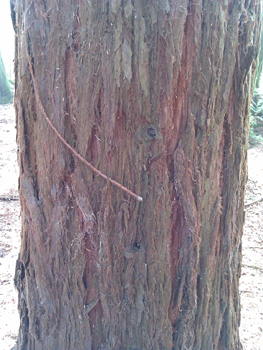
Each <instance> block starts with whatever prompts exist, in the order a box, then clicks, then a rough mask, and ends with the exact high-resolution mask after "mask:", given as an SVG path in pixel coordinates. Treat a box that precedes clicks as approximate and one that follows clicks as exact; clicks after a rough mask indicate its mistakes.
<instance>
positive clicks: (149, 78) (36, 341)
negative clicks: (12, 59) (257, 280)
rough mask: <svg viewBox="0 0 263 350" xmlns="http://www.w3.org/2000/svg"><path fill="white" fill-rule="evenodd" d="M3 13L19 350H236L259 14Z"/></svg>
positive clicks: (132, 8) (190, 10)
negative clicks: (9, 79)
mask: <svg viewBox="0 0 263 350" xmlns="http://www.w3.org/2000/svg"><path fill="white" fill-rule="evenodd" d="M14 10H15V11H16V16H15V17H16V29H17V34H16V35H17V39H16V98H15V106H16V115H17V130H18V135H17V141H18V145H19V166H20V179H19V192H20V202H21V216H22V232H21V250H20V255H19V259H18V261H17V266H16V277H15V283H16V286H17V289H18V291H19V311H20V320H21V322H20V331H19V340H18V343H19V344H18V347H19V349H21V350H42V349H59V350H73V349H74V350H75V349H78V350H99V349H103V350H132V349H148V350H167V349H173V350H174V349H176V350H177V349H178V350H180V349H186V348H187V349H191V350H211V349H216V350H223V349H233V350H239V349H241V348H242V345H241V344H240V340H239V333H238V328H239V324H240V300H239V291H238V283H239V276H240V269H241V237H242V229H243V222H244V189H245V183H246V178H247V170H246V167H247V161H246V149H247V141H248V128H249V106H250V94H251V91H252V87H253V79H254V72H255V67H256V58H257V55H258V40H259V27H260V26H259V13H260V6H259V0H240V1H232V0H226V1H216V0H213V1H211V0H202V1H201V0H196V1H190V0H180V1H166V0H165V1H154V0H140V1H139V0H123V1H120V0H114V1H113V0H111V1H109V0H105V1H76V0H68V1H59V0H45V1H42V0H34V1H31V0H23V1H16V3H15V6H14ZM43 115H44V117H45V118H43ZM47 122H48V124H49V125H47ZM51 129H52V130H51ZM54 132H55V134H56V136H55V137H54ZM65 140H66V141H65ZM65 146H66V147H65ZM74 155H75V156H76V157H77V158H78V159H80V160H81V162H79V161H77V160H76V157H75V156H74ZM80 155H81V156H80ZM91 164H92V165H91ZM87 166H88V167H89V168H91V169H92V170H93V171H92V172H91V171H90V169H87ZM97 169H100V171H98V170H97ZM97 175H100V176H97ZM101 177H103V178H104V179H106V180H108V181H107V182H106V183H105V181H104V180H103V179H101ZM113 178H114V179H115V180H116V182H115V181H114V180H112V179H113ZM110 182H111V183H112V184H114V185H116V186H118V187H120V188H121V189H122V190H123V191H116V187H115V186H112V185H111V184H110ZM120 183H121V184H122V185H120ZM128 188H130V189H131V190H132V194H131V193H130V192H129V190H128V192H127V189H128ZM135 193H140V194H141V196H142V198H143V201H139V202H137V201H134V200H132V198H130V195H133V196H134V197H135V198H137V199H138V196H136V195H135ZM139 199H140V198H139Z"/></svg>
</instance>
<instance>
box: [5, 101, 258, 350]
mask: <svg viewBox="0 0 263 350" xmlns="http://www.w3.org/2000/svg"><path fill="white" fill-rule="evenodd" d="M15 134H16V130H15V114H14V109H13V107H12V106H11V105H8V106H0V349H1V350H11V349H12V348H13V347H14V346H15V343H16V337H17V334H18V327H19V317H18V312H17V293H16V291H15V289H14V284H13V276H14V271H15V263H16V258H17V255H18V253H19V243H20V242H19V241H20V211H19V210H20V209H19V201H17V200H16V199H17V196H18V193H17V178H18V169H17V164H16V158H17V156H16V143H15ZM248 157H249V180H248V183H247V194H246V205H247V208H246V223H245V230H244V236H243V269H242V276H241V280H240V294H241V304H242V316H241V328H240V335H241V340H242V342H243V347H244V350H262V349H263V250H262V247H263V224H262V219H263V201H261V202H256V203H254V204H253V202H255V201H257V200H258V199H261V198H263V145H262V144H261V145H260V144H259V145H257V146H255V147H254V148H253V149H250V150H249V151H248ZM251 203H252V204H251Z"/></svg>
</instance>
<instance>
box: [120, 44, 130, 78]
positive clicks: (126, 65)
mask: <svg viewBox="0 0 263 350" xmlns="http://www.w3.org/2000/svg"><path fill="white" fill-rule="evenodd" d="M131 59H132V50H131V45H130V43H129V42H128V41H127V40H126V39H124V41H123V45H122V69H123V73H124V76H125V78H127V79H128V81H129V83H130V81H131V78H132V67H131Z"/></svg>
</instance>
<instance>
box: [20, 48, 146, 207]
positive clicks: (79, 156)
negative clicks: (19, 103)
mask: <svg viewBox="0 0 263 350" xmlns="http://www.w3.org/2000/svg"><path fill="white" fill-rule="evenodd" d="M26 52H27V59H28V64H29V71H30V74H31V77H32V81H33V86H34V90H35V95H36V100H37V103H38V105H39V108H40V110H41V112H42V114H43V115H44V117H45V119H46V121H47V123H48V124H49V126H50V127H51V129H52V130H53V131H54V133H55V134H56V135H57V137H58V138H59V139H60V141H61V142H62V143H64V145H65V146H66V147H67V148H68V149H70V150H71V152H72V153H73V154H74V155H75V156H76V157H77V158H78V159H79V160H80V161H81V162H83V163H84V164H85V165H87V166H88V167H89V168H90V169H92V170H93V171H94V172H95V173H96V174H98V175H99V176H101V177H103V178H104V179H105V180H107V181H109V182H111V183H112V184H113V185H115V186H117V187H119V188H120V189H122V190H123V191H125V192H126V193H128V194H129V195H130V196H132V197H134V198H136V199H137V200H138V201H140V202H142V200H143V199H142V197H140V196H138V195H137V194H135V193H133V192H132V191H130V190H129V189H128V188H127V187H125V186H122V185H121V184H120V183H118V182H117V181H115V180H113V179H111V178H110V177H108V176H106V175H105V174H103V173H102V172H101V171H99V170H98V169H96V168H95V167H94V166H93V165H92V164H90V163H89V162H87V161H86V159H84V158H83V157H82V156H81V155H80V154H79V153H78V152H77V151H76V150H75V149H74V148H73V147H71V146H70V145H69V144H68V143H67V141H66V140H65V139H64V138H63V137H62V136H61V135H60V133H59V132H58V131H57V129H56V128H55V126H54V125H53V123H52V122H51V120H50V119H49V118H48V116H47V114H46V112H45V109H44V107H43V105H42V102H41V99H40V94H39V90H38V85H37V83H36V79H35V76H34V73H33V67H32V62H31V58H30V55H29V52H28V48H27V51H26Z"/></svg>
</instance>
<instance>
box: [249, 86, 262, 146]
mask: <svg viewBox="0 0 263 350" xmlns="http://www.w3.org/2000/svg"><path fill="white" fill-rule="evenodd" d="M249 124H250V133H249V135H250V139H251V142H250V143H252V144H254V143H255V142H263V133H262V132H263V95H262V94H261V93H260V90H259V89H257V88H256V89H255V90H254V95H253V97H252V100H251V107H250V120H249Z"/></svg>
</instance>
